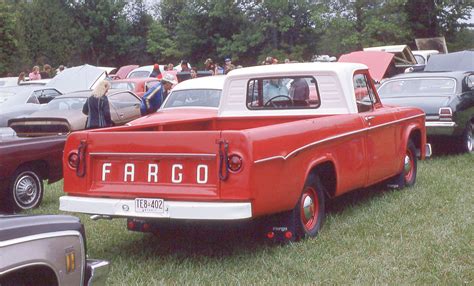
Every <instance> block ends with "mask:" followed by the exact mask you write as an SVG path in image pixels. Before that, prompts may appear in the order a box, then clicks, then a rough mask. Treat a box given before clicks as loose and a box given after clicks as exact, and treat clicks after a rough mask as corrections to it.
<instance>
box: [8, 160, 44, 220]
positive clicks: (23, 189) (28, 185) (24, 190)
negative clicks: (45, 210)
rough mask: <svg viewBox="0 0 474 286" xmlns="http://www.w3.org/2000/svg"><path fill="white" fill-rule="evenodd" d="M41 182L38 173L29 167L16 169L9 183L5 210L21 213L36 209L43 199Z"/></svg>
mask: <svg viewBox="0 0 474 286" xmlns="http://www.w3.org/2000/svg"><path fill="white" fill-rule="evenodd" d="M43 192H44V187H43V180H42V178H41V176H40V174H39V172H38V171H37V170H36V169H35V168H33V167H30V166H23V167H20V168H18V169H17V170H16V171H15V173H14V174H13V177H12V179H11V181H10V186H9V189H8V193H7V208H8V209H9V210H11V211H14V212H16V211H22V210H28V209H32V208H36V207H38V206H39V205H40V203H41V201H42V199H43Z"/></svg>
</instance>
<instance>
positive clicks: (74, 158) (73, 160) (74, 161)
mask: <svg viewBox="0 0 474 286" xmlns="http://www.w3.org/2000/svg"><path fill="white" fill-rule="evenodd" d="M68 163H69V166H71V168H73V169H77V166H78V165H79V155H77V153H71V154H69V157H68Z"/></svg>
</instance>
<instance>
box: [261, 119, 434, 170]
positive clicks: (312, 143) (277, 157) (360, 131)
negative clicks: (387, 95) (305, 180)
mask: <svg viewBox="0 0 474 286" xmlns="http://www.w3.org/2000/svg"><path fill="white" fill-rule="evenodd" d="M424 116H425V115H424V114H420V115H415V116H410V117H407V118H403V119H398V120H395V121H392V122H389V123H384V124H380V125H377V126H373V127H366V128H363V129H359V130H355V131H351V132H347V133H343V134H339V135H336V136H332V137H328V138H325V139H322V140H319V141H315V142H311V143H309V144H306V145H304V146H301V147H299V148H297V149H295V150H293V151H291V152H290V153H288V154H287V155H286V156H282V155H280V156H271V157H267V158H263V159H258V160H255V161H254V164H258V163H263V162H267V161H271V160H276V159H282V160H286V159H288V158H289V157H291V156H293V155H295V154H296V153H298V152H300V151H302V150H304V149H307V148H310V147H313V146H315V145H319V144H322V143H325V142H328V141H331V140H335V139H339V138H342V137H346V136H351V135H354V134H357V133H362V132H366V131H370V130H373V129H377V128H381V127H385V126H388V125H392V124H395V123H399V122H403V121H407V120H410V119H414V118H418V117H424Z"/></svg>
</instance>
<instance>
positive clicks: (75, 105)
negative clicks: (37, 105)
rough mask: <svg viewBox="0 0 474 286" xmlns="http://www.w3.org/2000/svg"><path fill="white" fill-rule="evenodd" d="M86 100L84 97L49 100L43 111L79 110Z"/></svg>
mask: <svg viewBox="0 0 474 286" xmlns="http://www.w3.org/2000/svg"><path fill="white" fill-rule="evenodd" d="M86 100H87V98H85V97H65V98H64V97H57V98H55V99H53V100H51V101H50V102H49V103H48V104H47V105H46V106H45V107H44V108H43V110H81V109H82V106H84V103H85V102H86Z"/></svg>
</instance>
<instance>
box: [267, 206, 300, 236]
mask: <svg viewBox="0 0 474 286" xmlns="http://www.w3.org/2000/svg"><path fill="white" fill-rule="evenodd" d="M296 219H297V218H296V215H295V210H291V211H287V212H283V213H279V214H275V215H272V216H269V217H265V218H264V219H263V220H262V223H263V228H262V229H263V234H264V235H265V237H266V238H267V239H268V240H269V241H272V242H280V243H282V242H288V241H295V240H296V239H297V238H298V236H297V233H296V231H297V229H296Z"/></svg>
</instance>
